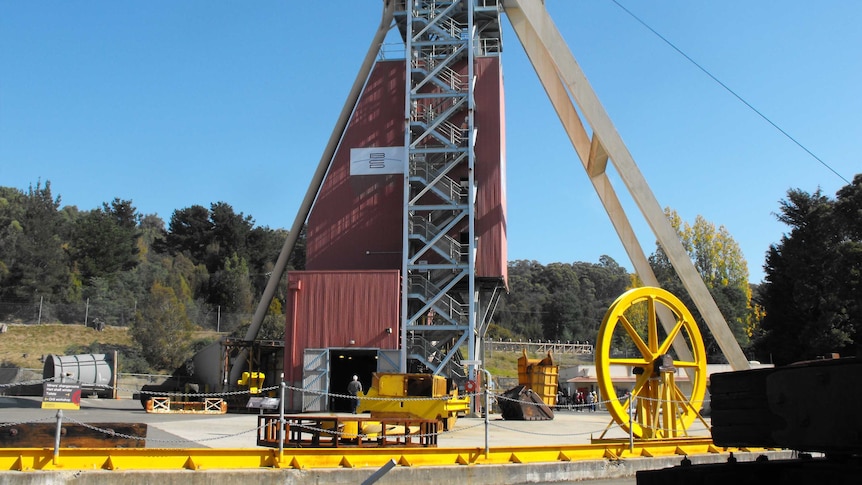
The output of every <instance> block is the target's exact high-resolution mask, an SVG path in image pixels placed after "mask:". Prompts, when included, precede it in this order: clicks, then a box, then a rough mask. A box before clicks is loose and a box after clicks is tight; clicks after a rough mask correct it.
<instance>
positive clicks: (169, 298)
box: [131, 283, 194, 370]
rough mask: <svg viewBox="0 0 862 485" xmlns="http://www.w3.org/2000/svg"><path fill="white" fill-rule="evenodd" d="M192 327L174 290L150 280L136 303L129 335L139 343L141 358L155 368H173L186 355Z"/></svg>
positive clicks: (186, 356)
mask: <svg viewBox="0 0 862 485" xmlns="http://www.w3.org/2000/svg"><path fill="white" fill-rule="evenodd" d="M193 329H194V327H193V325H192V324H191V322H190V321H189V318H188V316H187V315H186V307H185V305H183V304H182V303H181V302H180V301H179V299H178V298H177V295H176V294H175V293H174V290H173V289H172V288H170V287H167V286H163V285H161V284H160V283H155V284H153V286H152V288H150V292H149V294H148V295H147V298H145V299H144V301H143V302H141V303H140V304H139V305H138V311H137V313H136V314H135V320H134V324H133V325H132V328H131V330H132V337H133V338H134V339H135V341H136V342H138V343H139V344H140V345H141V348H142V349H143V353H144V358H145V359H146V360H147V362H148V363H149V364H150V365H151V366H153V367H154V368H156V369H163V370H174V369H176V368H178V367H179V366H180V365H181V364H182V363H183V362H184V361H185V360H186V359H187V358H188V357H189V355H188V353H189V349H190V343H191V333H192V330H193Z"/></svg>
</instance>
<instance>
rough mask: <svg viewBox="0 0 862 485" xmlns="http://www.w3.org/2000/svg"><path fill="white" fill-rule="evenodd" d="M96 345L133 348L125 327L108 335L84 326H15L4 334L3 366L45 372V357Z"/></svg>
mask: <svg viewBox="0 0 862 485" xmlns="http://www.w3.org/2000/svg"><path fill="white" fill-rule="evenodd" d="M93 342H98V343H100V344H108V345H111V346H122V347H133V346H134V343H133V342H132V338H131V335H130V334H129V332H128V329H127V328H125V327H106V328H105V330H104V331H102V332H97V331H96V330H95V329H93V328H90V327H85V326H83V325H62V324H50V325H14V324H10V325H9V327H8V331H7V332H6V333H3V334H0V363H2V365H3V366H15V367H26V368H34V369H41V368H42V362H40V361H39V358H40V357H41V356H42V355H48V354H57V355H65V354H66V349H68V348H70V347H72V346H76V347H85V346H89V345H90V344H92V343H93Z"/></svg>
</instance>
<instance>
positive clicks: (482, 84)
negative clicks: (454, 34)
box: [474, 57, 508, 281]
mask: <svg viewBox="0 0 862 485" xmlns="http://www.w3.org/2000/svg"><path fill="white" fill-rule="evenodd" d="M474 93H475V100H476V113H475V115H474V117H475V124H476V126H477V127H478V130H479V137H478V139H477V140H476V183H477V184H478V191H477V194H476V195H477V200H476V236H477V237H478V238H479V248H478V249H479V250H478V253H477V255H476V276H478V277H480V278H482V277H485V278H503V280H504V281H505V280H506V278H507V275H508V270H507V268H508V264H507V257H508V254H507V248H508V246H507V240H506V145H505V143H506V131H505V128H506V127H505V118H504V104H503V74H502V70H501V68H500V58H499V57H485V58H481V59H477V63H476V89H475V91H474Z"/></svg>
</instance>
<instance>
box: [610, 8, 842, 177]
mask: <svg viewBox="0 0 862 485" xmlns="http://www.w3.org/2000/svg"><path fill="white" fill-rule="evenodd" d="M611 1H612V2H613V3H615V4H616V5H617V7H619V8H621V9H622V10H623V11H624V12H625V13H627V14H629V15H630V16H631V17H632V18H633V19H635V20H637V21H638V23H640V24H641V25H643V26H644V27H646V28H647V29H648V30H649V31H650V32H652V33H653V34H655V36H656V37H658V38H659V39H661V40H662V41H664V43H665V44H667V45H669V46H670V47H671V48H672V49H673V50H675V51H677V52H678V53H679V54H680V55H681V56H683V57H685V58H686V59H687V60H688V61H689V62H690V63H692V64H694V65H695V67H697V68H698V69H700V70H701V71H703V73H704V74H706V75H707V76H709V77H710V78H711V79H712V80H713V81H715V82H716V83H718V85H719V86H721V87H723V88H724V89H725V90H726V91H727V92H728V93H730V94H732V95H733V96H734V97H735V98H736V99H738V100H739V101H741V102H742V104H744V105H746V106H748V108H749V109H751V110H752V111H754V112H755V113H757V115H758V116H760V117H761V118H763V119H764V120H765V121H766V122H767V123H769V124H770V125H772V126H773V128H775V129H776V130H778V131H779V132H781V134H782V135H784V136H785V137H787V139H788V140H790V141H792V142H793V143H795V144H796V145H797V146H798V147H799V148H801V149H803V150H805V152H806V153H808V154H809V155H811V156H812V157H813V158H814V159H815V160H817V161H818V162H820V164H821V165H823V166H824V167H826V168H827V169H829V171H831V172H832V173H834V174H835V175H837V176H838V178H840V179H841V180H843V181H844V182H846V183H847V184H849V183H850V181H849V180H847V179H846V178H845V177H844V176H843V175H841V174H840V173H838V171H836V170H835V169H834V168H832V167H831V166H829V164H828V163H826V162H824V161H823V160H822V159H821V158H820V157H818V156H817V155H815V154H814V152H812V151H811V150H809V149H808V148H807V147H806V146H805V145H803V144H802V143H800V142H799V141H798V140H797V139H796V138H794V137H792V136H791V135H790V134H789V133H787V132H786V131H784V130H783V129H782V128H781V127H780V126H778V124H776V123H775V122H774V121H772V120H771V119H769V118H768V117H767V116H766V115H765V114H763V113H761V112H760V110H758V109H757V108H755V107H754V106H752V104H751V103H749V102H748V101H746V100H745V99H744V98H743V97H742V96H740V95H739V94H737V93H736V91H734V90H733V89H730V87H729V86H728V85H727V84H724V83H723V82H721V80H720V79H718V78H717V77H715V76H714V75H713V74H712V73H711V72H709V71H708V70H707V69H706V68H705V67H703V66H701V65H700V64H699V63H698V62H697V61H695V60H694V59H692V58H691V57H690V56H689V55H688V54H686V53H685V52H683V51H682V50H681V49H680V48H679V47H677V46H676V45H674V43H673V42H671V41H669V40H668V39H667V38H665V36H663V35H661V34H660V33H658V31H656V30H655V29H654V28H652V27H650V26H649V24H647V23H646V22H644V21H643V20H641V19H640V17H638V16H637V15H635V14H634V13H633V12H632V11H631V10H629V9H627V8H625V7H624V6H623V5H622V4H620V2H618V1H617V0H611Z"/></svg>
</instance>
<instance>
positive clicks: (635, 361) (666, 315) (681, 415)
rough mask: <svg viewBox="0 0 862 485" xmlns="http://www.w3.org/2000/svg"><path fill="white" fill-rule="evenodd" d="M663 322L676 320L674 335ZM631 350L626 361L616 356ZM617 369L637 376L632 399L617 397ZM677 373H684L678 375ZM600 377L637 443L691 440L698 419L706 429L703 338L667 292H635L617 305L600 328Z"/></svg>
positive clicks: (614, 412)
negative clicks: (691, 431) (638, 440)
mask: <svg viewBox="0 0 862 485" xmlns="http://www.w3.org/2000/svg"><path fill="white" fill-rule="evenodd" d="M659 318H662V319H667V320H671V323H672V325H671V327H670V328H671V331H669V332H665V331H664V330H663V327H662V326H659V325H658V320H659ZM626 347H628V348H630V349H631V350H630V351H629V352H627V353H626V354H625V356H618V355H612V353H614V352H612V351H613V350H614V349H616V353H619V352H620V351H621V350H622V349H624V348H626ZM632 352H633V353H634V357H630V356H628V355H629V354H630V353H632ZM612 367H623V368H625V375H627V376H628V375H632V374H633V375H635V376H636V378H635V383H634V386H633V388H632V391H631V393H630V394H625V395H624V396H623V397H619V396H618V393H619V392H620V390H619V389H617V388H616V386H614V382H613V379H614V376H613V375H612V371H611V369H612ZM677 369H682V370H683V371H685V373H684V374H683V375H680V376H677V373H676V371H677ZM621 375H622V372H620V373H617V374H616V376H617V377H619V376H621ZM596 377H597V380H598V385H599V389H600V390H601V392H602V399H603V400H605V401H606V402H607V408H608V412H609V413H610V415H611V417H612V418H613V420H614V421H615V422H616V423H617V424H619V426H620V427H621V428H623V429H624V430H626V431H627V432H628V431H629V430H631V432H632V434H633V435H634V436H635V437H637V438H643V439H654V438H659V439H661V438H677V437H682V436H688V432H687V429H688V427H689V426H690V425H691V424H692V423H693V422H694V420H695V419H700V420H701V421H702V422H703V423H704V424H705V425H706V422H705V420H704V419H703V418H702V417H701V415H700V412H699V410H700V408H701V404H702V402H703V396H704V393H705V391H706V378H707V373H706V350H705V348H704V345H703V338H702V337H701V334H700V330H699V329H698V328H697V324H696V323H695V320H694V317H693V316H692V314H691V312H689V311H688V309H687V308H686V307H685V305H683V303H682V302H681V301H680V300H679V299H678V298H677V297H675V296H674V295H672V294H671V293H669V292H667V291H666V290H663V289H661V288H653V287H642V288H635V289H632V290H629V291H627V292H626V293H623V294H622V296H620V297H619V298H617V300H616V301H614V303H613V304H612V305H611V307H610V308H609V309H608V311H607V313H606V314H605V318H604V320H603V321H602V326H601V328H600V329H599V338H598V342H597V344H596ZM682 381H687V382H686V384H687V385H682V384H683V382H682ZM632 399H634V402H632ZM608 426H610V425H608ZM707 428H709V426H708V425H707Z"/></svg>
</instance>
